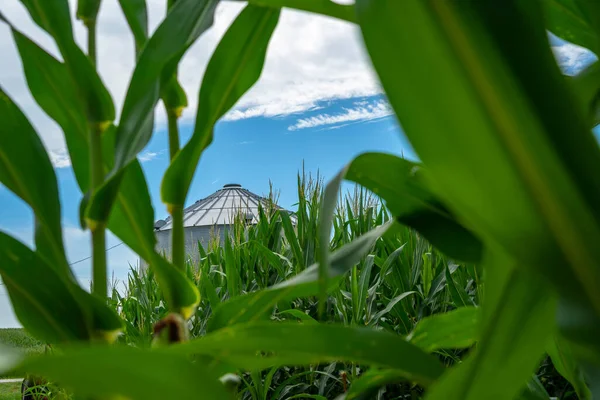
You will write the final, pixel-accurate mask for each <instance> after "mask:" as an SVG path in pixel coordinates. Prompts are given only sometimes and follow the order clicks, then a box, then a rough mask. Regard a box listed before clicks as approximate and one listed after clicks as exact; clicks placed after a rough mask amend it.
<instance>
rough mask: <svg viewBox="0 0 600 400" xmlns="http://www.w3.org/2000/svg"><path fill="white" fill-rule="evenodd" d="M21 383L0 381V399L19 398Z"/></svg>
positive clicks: (18, 399)
mask: <svg viewBox="0 0 600 400" xmlns="http://www.w3.org/2000/svg"><path fill="white" fill-rule="evenodd" d="M20 399H21V383H20V382H14V383H0V400H20Z"/></svg>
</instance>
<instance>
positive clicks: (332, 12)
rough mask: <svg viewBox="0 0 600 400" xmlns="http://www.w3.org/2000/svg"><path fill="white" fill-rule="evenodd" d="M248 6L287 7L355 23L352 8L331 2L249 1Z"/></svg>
mask: <svg viewBox="0 0 600 400" xmlns="http://www.w3.org/2000/svg"><path fill="white" fill-rule="evenodd" d="M248 4H252V5H255V6H260V7H272V8H276V9H279V8H282V7H287V8H293V9H296V10H300V11H308V12H312V13H315V14H321V15H326V16H328V17H333V18H337V19H341V20H343V21H347V22H356V15H355V12H354V7H353V6H351V5H344V4H338V3H335V2H333V1H331V0H249V1H248Z"/></svg>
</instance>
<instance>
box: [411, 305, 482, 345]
mask: <svg viewBox="0 0 600 400" xmlns="http://www.w3.org/2000/svg"><path fill="white" fill-rule="evenodd" d="M479 319H480V310H479V309H478V308H476V307H461V308H459V309H456V310H453V311H449V312H446V313H443V314H436V315H432V316H430V317H426V318H424V319H422V320H421V321H419V322H418V323H417V326H415V329H414V330H413V331H412V332H411V333H410V334H409V335H408V338H407V339H408V341H409V342H411V343H412V344H414V345H415V346H418V347H420V348H422V349H423V350H425V351H426V352H428V353H431V352H434V351H436V350H440V349H463V348H468V347H471V346H472V345H473V344H474V343H475V342H476V340H477V338H478V337H479V334H478V333H479Z"/></svg>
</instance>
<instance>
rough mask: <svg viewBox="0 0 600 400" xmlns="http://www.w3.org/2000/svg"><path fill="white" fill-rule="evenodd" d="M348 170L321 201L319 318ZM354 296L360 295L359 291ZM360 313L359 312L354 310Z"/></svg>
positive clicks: (336, 180) (335, 180)
mask: <svg viewBox="0 0 600 400" xmlns="http://www.w3.org/2000/svg"><path fill="white" fill-rule="evenodd" d="M346 170H347V168H344V169H342V170H341V171H340V172H339V173H338V174H337V175H336V176H335V177H334V178H333V179H332V180H331V181H329V183H328V184H327V186H325V190H324V191H323V198H322V200H321V209H320V210H319V228H318V229H319V230H318V240H319V308H318V312H319V318H321V317H322V316H323V313H324V312H325V305H326V301H327V287H328V283H327V274H328V271H329V269H330V262H331V260H330V251H331V250H330V241H331V228H332V227H333V217H334V214H335V208H336V206H337V200H338V193H339V191H340V186H341V184H342V179H344V175H346ZM354 294H358V293H357V291H355V292H354ZM354 301H355V305H358V302H356V298H355V299H354ZM354 311H355V312H358V310H356V309H355V310H354Z"/></svg>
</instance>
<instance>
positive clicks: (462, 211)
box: [356, 0, 600, 355]
mask: <svg viewBox="0 0 600 400" xmlns="http://www.w3.org/2000/svg"><path fill="white" fill-rule="evenodd" d="M540 4H541V2H536V1H532V2H521V1H518V0H510V1H504V2H502V4H501V5H500V3H496V2H461V1H457V2H444V1H441V2H433V1H424V2H411V1H407V2H395V1H390V0H382V1H370V0H358V1H357V4H356V8H357V13H358V16H359V20H360V25H361V29H362V33H363V38H364V40H365V44H366V47H367V49H368V52H369V54H370V56H371V59H372V61H373V65H374V66H375V69H376V70H377V73H378V75H379V77H380V79H381V82H382V84H383V87H384V89H385V91H386V94H387V97H388V99H389V100H390V103H391V105H392V106H393V108H394V110H395V112H396V114H397V116H398V118H399V120H400V122H401V124H402V127H403V130H404V132H405V134H406V135H407V137H408V138H409V140H410V141H411V144H412V145H413V147H414V149H415V151H416V152H417V154H418V155H419V158H420V159H421V160H422V161H423V162H424V163H425V165H427V168H428V169H427V172H428V178H429V177H430V178H431V179H430V180H431V182H432V185H434V187H435V189H434V192H435V193H443V196H444V202H445V203H446V204H447V205H448V207H449V208H450V209H451V210H452V211H453V212H454V213H455V214H456V215H457V216H458V218H459V220H461V221H465V223H466V224H467V225H468V226H469V227H470V228H472V229H473V231H474V232H476V234H477V236H478V237H481V238H483V240H484V241H485V242H486V244H487V243H488V242H489V243H490V244H491V245H498V246H500V247H501V248H502V249H503V251H505V252H506V253H507V254H509V255H510V256H511V257H512V258H514V259H515V260H518V261H519V265H518V268H523V269H527V270H530V271H535V272H536V273H538V274H540V275H543V276H544V277H547V279H550V280H551V282H552V283H553V286H554V288H555V289H556V290H557V291H558V292H559V293H560V294H561V296H562V297H563V300H564V302H567V303H570V304H569V305H570V306H571V310H570V312H568V313H565V314H564V315H565V316H567V318H566V319H565V320H563V321H561V324H560V325H561V329H562V332H563V334H566V333H567V329H568V331H569V332H568V333H569V335H570V337H571V338H573V339H575V338H576V339H577V340H579V341H585V342H586V345H593V346H596V349H597V348H598V343H597V339H596V340H593V339H592V335H590V334H588V333H590V332H589V328H590V327H593V326H600V325H599V324H598V323H597V322H596V323H590V320H589V317H592V318H593V316H594V314H595V315H596V321H598V319H597V316H598V315H599V314H600V291H598V290H597V288H598V286H599V285H600V264H599V263H600V247H599V246H598V245H597V243H598V242H600V224H598V221H600V208H598V207H597V204H599V203H600V184H598V175H597V174H595V173H592V172H591V171H596V170H600V148H599V146H598V144H597V141H596V139H595V138H594V136H593V134H592V132H591V131H590V129H589V124H588V121H587V119H586V118H585V116H584V115H583V112H582V110H581V107H580V103H579V102H578V101H577V100H576V98H575V97H574V95H573V93H572V92H569V89H568V86H567V83H566V82H565V79H564V77H563V76H562V75H561V73H560V71H559V69H558V67H557V65H556V61H555V58H554V55H553V54H552V52H551V50H550V48H549V46H548V37H547V32H546V30H545V27H544V21H543V18H542V17H543V15H542V10H541V9H540V7H541V6H540ZM507 26H510V27H511V29H507V28H506V27H507ZM415 36H417V37H419V38H420V40H419V42H418V43H417V42H415V41H414V40H413V39H412V38H414V37H415ZM400 49H402V50H401V51H400ZM524 57H527V58H528V59H531V60H535V62H532V63H523V58H524ZM423 65H436V66H437V68H436V71H437V73H436V74H430V73H424V71H423ZM474 71H477V73H474ZM548 93H552V96H549V95H548ZM557 98H559V99H561V103H560V106H559V107H557V103H556V101H555V99H557ZM432 113H434V114H435V115H436V117H435V118H431V115H432ZM567 299H568V300H567ZM561 303H562V302H561ZM576 310H577V311H576ZM578 315H579V316H581V315H586V318H584V319H583V320H579V321H578V322H577V323H575V319H576V318H574V316H578ZM586 320H587V322H586ZM597 336H598V335H596V337H597ZM588 354H589V355H591V354H598V352H597V351H594V352H588Z"/></svg>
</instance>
